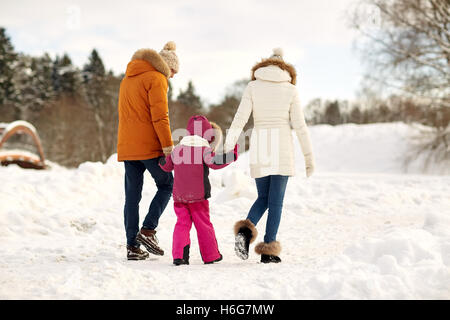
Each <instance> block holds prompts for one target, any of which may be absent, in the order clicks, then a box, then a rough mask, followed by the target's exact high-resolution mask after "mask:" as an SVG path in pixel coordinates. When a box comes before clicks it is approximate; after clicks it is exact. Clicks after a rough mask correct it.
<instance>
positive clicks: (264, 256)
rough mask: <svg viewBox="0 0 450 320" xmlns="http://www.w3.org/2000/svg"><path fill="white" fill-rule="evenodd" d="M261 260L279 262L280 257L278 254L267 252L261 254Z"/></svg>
mask: <svg viewBox="0 0 450 320" xmlns="http://www.w3.org/2000/svg"><path fill="white" fill-rule="evenodd" d="M261 262H262V263H279V262H281V259H280V257H278V256H272V255H269V254H262V255H261Z"/></svg>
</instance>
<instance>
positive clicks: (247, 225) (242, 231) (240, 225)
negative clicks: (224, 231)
mask: <svg viewBox="0 0 450 320" xmlns="http://www.w3.org/2000/svg"><path fill="white" fill-rule="evenodd" d="M234 235H235V238H234V252H236V255H237V256H238V257H239V258H241V259H242V260H247V259H248V250H249V246H250V243H252V242H253V241H254V240H255V239H256V236H257V235H258V231H257V230H256V227H255V225H254V224H253V223H252V222H251V221H250V220H249V219H246V220H240V221H238V222H236V223H235V224H234Z"/></svg>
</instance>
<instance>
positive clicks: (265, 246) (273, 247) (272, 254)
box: [255, 241, 281, 263]
mask: <svg viewBox="0 0 450 320" xmlns="http://www.w3.org/2000/svg"><path fill="white" fill-rule="evenodd" d="M255 252H256V253H257V254H260V255H261V262H262V263H279V262H281V259H280V258H279V257H278V256H279V254H280V252H281V245H280V243H279V242H278V241H272V242H269V243H267V242H260V243H258V244H257V245H256V247H255Z"/></svg>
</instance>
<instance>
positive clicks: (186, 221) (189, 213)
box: [172, 200, 220, 262]
mask: <svg viewBox="0 0 450 320" xmlns="http://www.w3.org/2000/svg"><path fill="white" fill-rule="evenodd" d="M174 208H175V214H176V215H177V218H178V219H177V223H176V225H175V229H174V231H173V245H172V255H173V258H174V259H182V258H183V249H184V248H185V247H186V246H187V245H189V246H190V244H191V240H190V237H189V233H190V231H191V227H192V222H193V223H194V226H195V229H196V230H197V238H198V245H199V247H200V254H201V256H202V260H203V262H211V261H214V260H216V259H218V258H219V257H220V252H219V248H218V246H217V240H216V234H215V232H214V227H213V225H212V223H211V221H210V218H209V202H208V200H203V201H198V202H193V203H182V202H174Z"/></svg>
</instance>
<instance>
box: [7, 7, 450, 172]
mask: <svg viewBox="0 0 450 320" xmlns="http://www.w3.org/2000/svg"><path fill="white" fill-rule="evenodd" d="M349 13H350V15H349V21H350V23H351V25H352V27H353V28H354V29H356V30H357V31H358V32H359V33H360V37H359V38H358V40H357V44H358V45H359V46H360V53H361V55H362V58H363V60H364V61H366V62H367V63H366V64H367V70H368V72H367V74H366V76H365V77H364V80H365V84H364V85H363V86H362V89H361V90H360V92H359V93H358V95H357V99H355V100H354V101H341V100H334V101H333V100H323V99H320V98H317V99H314V100H312V101H310V102H309V103H307V104H306V105H305V106H304V112H305V116H306V120H307V122H308V123H309V124H311V125H314V124H329V125H339V124H344V123H356V124H367V123H375V122H392V121H403V122H406V123H420V124H423V125H426V126H429V128H431V131H427V132H426V133H424V134H423V135H422V137H421V138H423V139H422V141H421V145H420V146H419V148H418V152H423V151H427V152H429V151H431V154H435V155H436V157H435V159H436V160H449V159H450V147H449V144H450V125H449V124H450V76H449V75H450V32H449V29H448V26H449V25H450V2H448V1H440V0H412V1H411V0H363V1H360V2H358V3H356V5H355V7H354V8H353V9H352V10H350V11H349ZM122 77H123V74H121V75H115V74H114V73H113V72H112V71H108V70H106V68H105V66H104V64H103V61H102V59H101V58H100V55H99V53H98V52H97V50H95V49H93V50H92V52H91V54H90V56H89V58H88V61H86V63H85V64H84V65H83V67H81V68H79V67H77V66H74V65H73V63H72V61H71V59H70V57H69V55H68V54H63V55H61V56H56V57H55V58H51V57H50V56H49V55H48V54H44V55H42V56H39V57H33V56H30V55H27V54H24V53H18V52H16V51H15V50H14V47H13V45H12V44H11V40H10V38H9V37H8V35H7V33H6V30H5V29H4V28H0V122H10V121H13V120H17V119H22V120H26V121H29V122H31V123H33V124H34V125H35V126H36V128H37V129H38V132H39V135H40V137H41V140H42V143H43V147H44V151H45V153H46V157H47V158H48V159H50V160H52V161H54V162H57V163H59V164H61V165H65V166H77V165H78V164H80V163H82V162H84V161H106V160H107V159H108V157H109V156H111V154H113V153H115V152H116V139H117V127H118V115H117V102H118V92H119V86H120V81H121V79H122ZM248 81H249V79H241V80H238V81H236V82H235V83H233V84H231V85H230V86H229V88H228V89H227V91H226V94H225V95H224V97H222V99H221V101H220V102H219V103H217V104H213V105H208V106H206V105H204V103H203V102H202V99H201V97H200V96H199V95H198V94H197V93H196V90H195V86H194V84H193V82H192V81H191V82H189V83H188V85H187V87H186V88H185V89H184V90H180V91H179V93H178V94H177V95H176V96H175V95H174V92H173V88H172V85H171V83H170V81H169V92H168V100H169V114H170V120H171V128H172V130H175V129H178V128H184V127H185V126H186V124H187V121H188V119H189V118H190V117H191V116H192V115H194V114H204V115H206V116H207V117H208V119H210V120H211V121H215V122H216V123H218V124H219V125H220V126H221V127H222V128H223V129H224V130H226V129H227V128H229V126H230V124H231V122H232V120H233V117H234V114H235V113H236V110H237V108H238V105H239V102H240V99H241V96H242V93H243V90H244V88H245V86H246V85H247V83H248ZM374 88H377V89H374ZM252 126H253V123H252V119H250V121H249V123H248V124H247V125H246V127H245V128H244V129H245V130H247V129H249V128H251V127H252ZM430 132H431V133H430ZM247 145H248V144H247Z"/></svg>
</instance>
